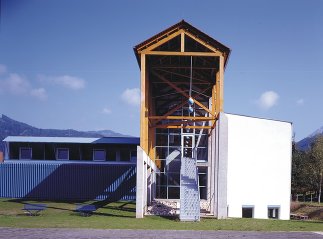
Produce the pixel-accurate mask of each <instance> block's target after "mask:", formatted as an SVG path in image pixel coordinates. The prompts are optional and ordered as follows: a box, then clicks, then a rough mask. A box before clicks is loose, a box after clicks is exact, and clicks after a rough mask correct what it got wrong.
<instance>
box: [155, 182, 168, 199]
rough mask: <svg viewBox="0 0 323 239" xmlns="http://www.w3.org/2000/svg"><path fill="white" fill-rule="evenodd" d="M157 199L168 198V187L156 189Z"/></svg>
mask: <svg viewBox="0 0 323 239" xmlns="http://www.w3.org/2000/svg"><path fill="white" fill-rule="evenodd" d="M156 197H157V198H163V199H165V198H167V187H166V186H159V185H157V187H156Z"/></svg>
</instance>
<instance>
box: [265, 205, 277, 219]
mask: <svg viewBox="0 0 323 239" xmlns="http://www.w3.org/2000/svg"><path fill="white" fill-rule="evenodd" d="M268 218H275V219H278V218H279V206H269V207H268Z"/></svg>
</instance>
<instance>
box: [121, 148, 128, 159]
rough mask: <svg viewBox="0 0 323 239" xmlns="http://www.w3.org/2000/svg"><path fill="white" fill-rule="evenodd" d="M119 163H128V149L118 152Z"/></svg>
mask: <svg viewBox="0 0 323 239" xmlns="http://www.w3.org/2000/svg"><path fill="white" fill-rule="evenodd" d="M120 161H130V151H129V149H121V150H120Z"/></svg>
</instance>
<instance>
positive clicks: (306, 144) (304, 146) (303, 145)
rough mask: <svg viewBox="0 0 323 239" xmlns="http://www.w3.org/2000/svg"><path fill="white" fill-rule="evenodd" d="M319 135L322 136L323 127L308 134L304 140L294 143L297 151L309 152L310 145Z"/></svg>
mask: <svg viewBox="0 0 323 239" xmlns="http://www.w3.org/2000/svg"><path fill="white" fill-rule="evenodd" d="M319 135H323V126H322V127H321V128H319V129H317V130H315V131H314V132H313V133H312V134H310V135H309V136H307V137H306V138H304V139H302V140H300V141H298V142H297V143H296V147H297V149H299V150H303V151H307V150H310V148H311V144H312V143H313V142H314V140H315V138H316V137H317V136H319Z"/></svg>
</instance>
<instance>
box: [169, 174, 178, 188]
mask: <svg viewBox="0 0 323 239" xmlns="http://www.w3.org/2000/svg"><path fill="white" fill-rule="evenodd" d="M167 178H168V185H173V186H179V185H180V174H179V173H168V177H167Z"/></svg>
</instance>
